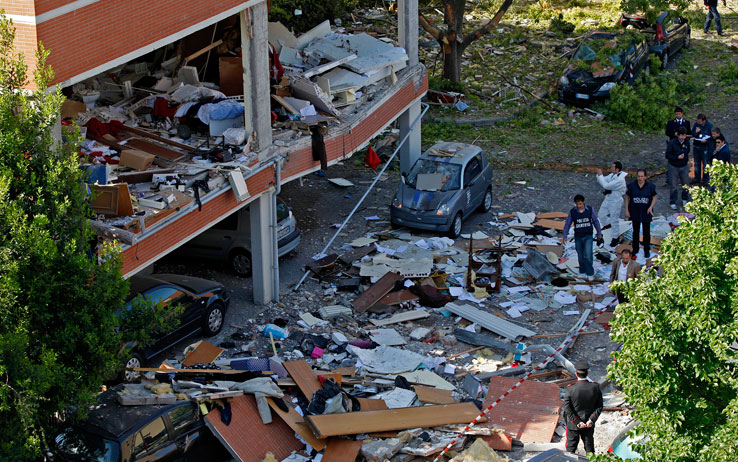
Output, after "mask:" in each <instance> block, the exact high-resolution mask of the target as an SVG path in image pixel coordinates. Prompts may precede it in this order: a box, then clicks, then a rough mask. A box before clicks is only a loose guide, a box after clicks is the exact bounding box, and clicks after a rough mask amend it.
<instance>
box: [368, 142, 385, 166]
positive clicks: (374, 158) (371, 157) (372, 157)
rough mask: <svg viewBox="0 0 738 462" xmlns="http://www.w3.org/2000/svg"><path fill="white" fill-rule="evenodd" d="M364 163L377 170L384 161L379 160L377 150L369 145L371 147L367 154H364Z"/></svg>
mask: <svg viewBox="0 0 738 462" xmlns="http://www.w3.org/2000/svg"><path fill="white" fill-rule="evenodd" d="M364 163H365V164H366V165H367V167H369V168H371V169H372V170H376V169H377V167H379V164H381V163H382V161H381V160H379V156H378V155H377V153H376V152H374V149H372V147H371V146H369V149H368V150H367V151H366V156H364Z"/></svg>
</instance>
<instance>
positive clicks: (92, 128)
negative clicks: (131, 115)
mask: <svg viewBox="0 0 738 462" xmlns="http://www.w3.org/2000/svg"><path fill="white" fill-rule="evenodd" d="M85 127H87V137H88V138H90V139H94V138H99V137H102V136H103V135H108V134H110V135H113V136H116V135H117V134H118V133H119V132H120V131H121V129H122V128H123V123H122V122H119V121H117V120H111V121H110V122H108V123H104V122H100V121H99V120H97V119H96V118H94V117H93V118H92V119H90V120H89V121H87V123H86V124H85Z"/></svg>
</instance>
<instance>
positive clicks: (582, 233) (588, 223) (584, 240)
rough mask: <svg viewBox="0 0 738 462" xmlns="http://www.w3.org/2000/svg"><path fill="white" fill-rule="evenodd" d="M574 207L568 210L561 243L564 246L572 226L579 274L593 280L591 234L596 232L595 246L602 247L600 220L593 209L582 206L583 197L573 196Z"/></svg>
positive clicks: (579, 195)
mask: <svg viewBox="0 0 738 462" xmlns="http://www.w3.org/2000/svg"><path fill="white" fill-rule="evenodd" d="M574 205H575V207H574V208H572V209H571V210H569V215H568V216H567V217H566V223H564V237H562V238H561V243H562V244H565V243H566V240H567V237H568V235H569V228H570V227H571V225H572V223H573V224H574V248H575V249H576V251H577V258H578V260H579V272H580V273H581V274H584V275H586V277H587V280H589V281H591V280H592V279H594V266H593V265H594V256H593V251H594V249H593V247H592V232H593V231H594V230H595V229H596V230H597V244H598V245H602V230H601V229H600V220H599V219H597V214H596V213H595V211H594V209H593V208H592V207H591V206H589V205H585V204H584V196H582V195H581V194H577V195H576V196H574Z"/></svg>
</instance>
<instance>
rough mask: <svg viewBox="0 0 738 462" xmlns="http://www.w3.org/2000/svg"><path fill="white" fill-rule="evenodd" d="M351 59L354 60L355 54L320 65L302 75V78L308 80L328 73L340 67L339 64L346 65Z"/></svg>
mask: <svg viewBox="0 0 738 462" xmlns="http://www.w3.org/2000/svg"><path fill="white" fill-rule="evenodd" d="M352 59H356V55H355V54H350V55H348V56H345V57H343V58H341V59H339V60H336V61H331V62H329V63H325V64H321V65H319V66H315V67H314V68H312V69H309V70H307V71H305V72H304V73H303V74H302V77H304V78H306V79H309V78H310V77H312V76H314V75H318V74H322V73H323V72H328V71H330V70H331V69H333V68H335V67H338V66H340V65H341V64H344V63H347V62H349V61H351V60H352Z"/></svg>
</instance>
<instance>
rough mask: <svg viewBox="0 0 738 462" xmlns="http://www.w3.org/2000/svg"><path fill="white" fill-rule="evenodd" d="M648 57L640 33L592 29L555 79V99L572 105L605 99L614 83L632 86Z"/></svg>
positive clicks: (644, 70)
mask: <svg viewBox="0 0 738 462" xmlns="http://www.w3.org/2000/svg"><path fill="white" fill-rule="evenodd" d="M650 60H651V58H650V55H649V52H648V43H647V42H646V38H645V37H644V36H643V35H642V34H639V33H637V32H635V31H626V32H625V33H621V34H613V33H609V32H593V33H591V34H590V35H588V36H587V37H585V38H584V39H583V40H582V42H581V43H580V44H579V46H578V47H577V48H576V49H575V50H574V54H573V55H572V57H571V60H570V61H569V64H568V65H567V67H566V69H565V70H564V73H563V75H562V76H561V79H559V85H558V96H559V100H560V101H562V102H564V103H567V104H573V105H576V106H589V105H590V104H592V103H594V102H597V101H603V100H606V99H608V98H609V97H610V91H611V90H612V89H613V88H615V85H618V84H628V85H633V84H634V83H635V82H636V81H637V79H638V76H639V75H640V74H641V73H648V72H649V70H650V69H649V66H650Z"/></svg>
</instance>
